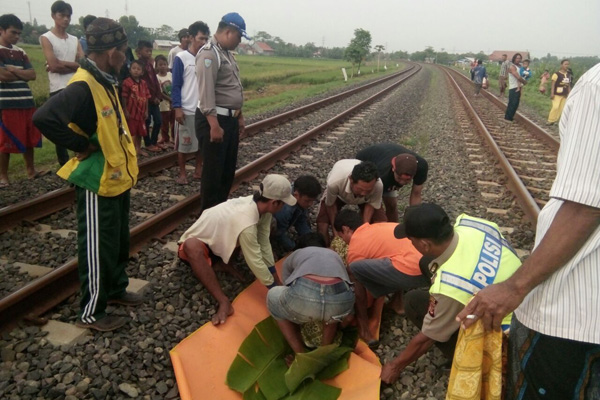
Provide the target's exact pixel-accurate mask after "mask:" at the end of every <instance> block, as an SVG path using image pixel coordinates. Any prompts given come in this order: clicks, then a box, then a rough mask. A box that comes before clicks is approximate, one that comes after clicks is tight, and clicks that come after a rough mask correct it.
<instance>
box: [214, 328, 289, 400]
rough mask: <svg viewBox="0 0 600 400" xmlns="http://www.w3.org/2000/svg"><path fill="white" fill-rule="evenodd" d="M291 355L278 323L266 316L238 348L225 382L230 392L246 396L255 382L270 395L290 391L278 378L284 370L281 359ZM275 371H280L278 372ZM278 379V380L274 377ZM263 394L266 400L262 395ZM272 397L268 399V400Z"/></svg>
mask: <svg viewBox="0 0 600 400" xmlns="http://www.w3.org/2000/svg"><path fill="white" fill-rule="evenodd" d="M291 352H292V350H291V348H290V347H289V345H288V344H287V341H286V340H285V338H284V337H283V334H282V333H281V331H280V330H279V327H278V326H277V323H276V322H275V320H274V319H273V318H271V317H268V318H266V319H264V320H262V321H261V322H259V323H258V324H256V326H255V327H254V329H253V330H252V332H251V333H250V335H248V337H247V338H246V339H245V340H244V342H243V343H242V345H241V346H240V348H239V350H238V355H237V356H236V357H235V359H234V360H233V363H232V364H231V367H229V371H228V372H227V378H226V380H225V383H226V384H227V385H228V386H229V387H230V388H231V389H233V390H236V391H238V392H240V393H246V392H247V391H248V389H250V388H254V384H255V383H256V382H258V385H259V387H261V383H262V384H263V386H264V387H265V388H266V390H267V392H268V393H269V394H278V393H282V395H281V396H280V397H282V396H284V395H285V394H286V393H288V392H289V390H288V389H287V387H286V385H285V381H284V379H281V378H282V377H283V375H284V373H285V370H286V366H285V362H284V361H283V357H284V356H285V355H286V354H289V353H291ZM278 370H282V371H283V372H277V371H278ZM277 376H280V378H276V377H277ZM261 391H262V387H261ZM263 395H265V397H266V393H265V392H263ZM280 397H272V398H274V399H278V398H280ZM272 398H269V397H267V399H268V400H271V399H272Z"/></svg>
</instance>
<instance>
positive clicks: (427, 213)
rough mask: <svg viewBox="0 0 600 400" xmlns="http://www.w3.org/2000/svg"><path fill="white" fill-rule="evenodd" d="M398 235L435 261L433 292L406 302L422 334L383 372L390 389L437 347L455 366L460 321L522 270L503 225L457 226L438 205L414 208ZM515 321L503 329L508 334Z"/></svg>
mask: <svg viewBox="0 0 600 400" xmlns="http://www.w3.org/2000/svg"><path fill="white" fill-rule="evenodd" d="M394 235H395V236H396V238H398V239H401V238H405V237H407V238H408V239H410V241H411V242H412V244H413V246H414V247H415V248H416V249H417V250H418V251H419V252H420V253H421V254H423V256H430V257H434V259H433V261H431V263H430V264H429V272H430V273H431V281H432V285H431V287H430V289H429V291H428V292H427V291H421V290H415V291H412V292H409V293H407V294H406V296H405V309H406V315H407V317H408V318H409V319H410V320H411V322H413V323H414V324H415V325H416V326H418V327H419V328H421V332H419V333H418V334H417V335H416V336H415V337H414V338H413V339H412V340H411V341H410V343H409V344H408V346H407V347H406V349H404V351H403V352H402V353H401V354H400V355H399V356H398V357H396V358H395V359H393V360H392V361H389V362H388V363H386V364H385V365H384V366H383V370H382V372H381V380H382V381H384V382H386V383H392V382H394V381H396V380H397V379H398V378H399V377H400V374H401V373H402V371H403V370H404V368H405V367H406V366H407V365H408V364H410V363H412V362H413V361H416V360H417V359H418V358H419V357H421V356H422V355H423V354H425V353H426V352H427V351H428V350H429V349H430V348H431V346H432V345H434V344H436V345H437V346H438V348H439V349H440V350H441V351H442V353H444V355H445V356H446V358H448V359H449V360H451V359H452V356H453V354H454V348H455V345H456V339H457V337H458V328H459V325H460V324H459V322H457V321H456V315H457V314H458V313H459V312H460V311H461V310H462V309H463V308H464V305H465V304H467V303H468V302H469V300H470V299H471V298H472V297H473V296H474V295H475V294H476V293H477V292H478V291H479V290H481V289H483V288H485V287H486V286H489V285H491V284H493V283H494V282H502V281H504V280H506V279H508V278H509V277H510V276H511V275H512V274H513V273H514V272H515V271H516V270H517V268H519V266H520V265H521V261H520V260H519V257H517V255H516V253H515V252H514V250H513V249H512V247H510V245H509V244H508V242H507V241H506V239H504V237H503V236H502V234H501V233H500V231H499V229H498V225H496V224H494V223H493V222H490V221H486V220H484V219H480V218H474V217H470V216H468V215H466V214H461V215H460V216H459V217H458V218H457V219H456V223H455V224H454V226H452V225H451V224H450V218H449V217H448V215H447V214H446V212H445V211H444V210H443V209H442V208H441V207H440V206H438V205H436V204H430V203H423V204H421V205H418V206H414V207H409V208H408V209H407V210H406V212H405V214H404V223H403V224H400V225H398V226H397V227H396V229H395V231H394ZM511 317H512V314H511V315H508V316H507V317H506V318H505V320H504V321H503V323H502V324H503V326H505V327H506V328H508V326H509V325H510V319H511Z"/></svg>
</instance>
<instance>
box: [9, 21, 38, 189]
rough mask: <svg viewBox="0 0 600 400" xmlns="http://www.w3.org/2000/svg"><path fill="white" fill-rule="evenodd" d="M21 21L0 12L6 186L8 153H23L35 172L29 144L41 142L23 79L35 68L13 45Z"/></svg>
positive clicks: (32, 74)
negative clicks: (33, 121) (32, 118)
mask: <svg viewBox="0 0 600 400" xmlns="http://www.w3.org/2000/svg"><path fill="white" fill-rule="evenodd" d="M22 30H23V23H22V22H21V20H20V19H19V18H18V17H16V16H15V15H13V14H5V15H2V16H0V117H1V120H0V188H1V187H6V186H8V182H9V180H8V163H9V161H10V154H11V153H23V156H24V158H25V166H26V168H27V175H28V176H29V178H35V177H36V176H39V175H40V174H43V173H42V172H36V171H35V168H34V166H33V148H34V147H41V146H42V137H41V134H40V131H38V130H37V128H36V127H35V126H33V124H32V122H31V116H32V115H33V112H34V111H35V108H34V107H35V104H34V102H33V95H32V93H31V89H29V86H28V85H27V81H32V80H34V79H35V70H34V69H33V67H32V66H31V63H30V62H29V58H28V57H27V54H26V53H25V52H24V51H23V49H21V48H19V47H17V46H15V44H16V43H17V42H18V41H19V37H20V36H21V31H22Z"/></svg>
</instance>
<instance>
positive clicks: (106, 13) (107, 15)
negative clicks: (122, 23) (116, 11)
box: [104, 8, 110, 18]
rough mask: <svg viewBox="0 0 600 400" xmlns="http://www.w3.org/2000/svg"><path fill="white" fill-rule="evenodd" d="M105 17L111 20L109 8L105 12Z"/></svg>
mask: <svg viewBox="0 0 600 400" xmlns="http://www.w3.org/2000/svg"><path fill="white" fill-rule="evenodd" d="M104 16H105V17H106V18H110V14H109V13H108V8H107V9H106V10H105V11H104Z"/></svg>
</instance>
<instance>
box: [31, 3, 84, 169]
mask: <svg viewBox="0 0 600 400" xmlns="http://www.w3.org/2000/svg"><path fill="white" fill-rule="evenodd" d="M50 12H51V15H52V19H53V20H54V26H53V27H52V29H50V30H49V31H48V32H46V33H44V34H43V35H42V36H40V44H41V45H42V51H43V52H44V57H45V58H46V71H48V80H49V81H50V97H52V96H54V95H56V94H57V93H59V92H60V91H61V90H63V89H64V88H65V87H66V86H67V83H69V80H70V79H71V77H72V76H73V75H74V74H75V71H77V68H79V63H78V62H77V60H78V59H80V58H82V57H83V50H82V49H81V45H80V44H79V41H78V40H77V38H76V37H75V36H73V35H70V34H68V33H67V28H68V27H69V25H70V24H71V15H72V14H73V8H72V7H71V5H70V4H69V3H65V2H64V1H62V0H58V1H56V2H54V3H53V4H52V7H51V8H50ZM56 156H57V158H58V163H59V164H60V166H63V165H65V164H66V162H67V161H69V153H68V152H67V149H65V148H64V147H62V146H60V145H56Z"/></svg>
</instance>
